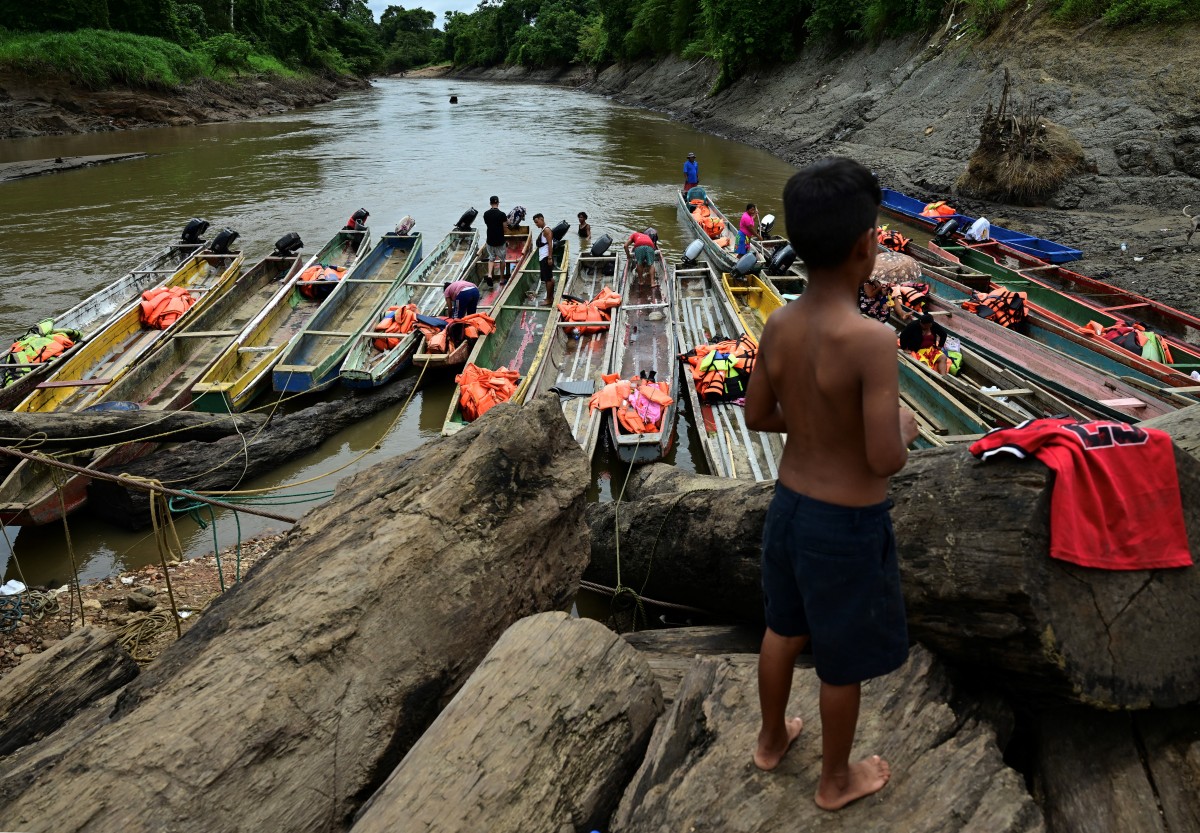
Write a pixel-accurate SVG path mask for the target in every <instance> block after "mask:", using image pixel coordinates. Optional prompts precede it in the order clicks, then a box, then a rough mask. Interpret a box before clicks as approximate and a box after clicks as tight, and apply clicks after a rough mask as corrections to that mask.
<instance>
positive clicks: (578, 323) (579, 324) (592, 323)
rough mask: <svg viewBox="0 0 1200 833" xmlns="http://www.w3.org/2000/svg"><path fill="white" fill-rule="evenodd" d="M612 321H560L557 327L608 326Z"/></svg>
mask: <svg viewBox="0 0 1200 833" xmlns="http://www.w3.org/2000/svg"><path fill="white" fill-rule="evenodd" d="M611 323H612V322H610V321H559V322H558V323H557V324H555V325H554V326H556V327H608V326H610V325H611Z"/></svg>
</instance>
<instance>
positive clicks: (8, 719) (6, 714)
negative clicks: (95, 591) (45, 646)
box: [0, 627, 138, 755]
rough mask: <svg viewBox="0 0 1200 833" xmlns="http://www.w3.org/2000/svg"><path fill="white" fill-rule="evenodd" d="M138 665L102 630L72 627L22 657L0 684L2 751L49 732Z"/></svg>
mask: <svg viewBox="0 0 1200 833" xmlns="http://www.w3.org/2000/svg"><path fill="white" fill-rule="evenodd" d="M137 674H138V664H137V663H136V662H134V660H133V657H131V656H130V655H129V654H128V653H126V651H125V649H124V648H122V647H121V646H120V645H118V644H117V637H116V635H114V634H112V633H110V632H109V631H106V630H103V629H102V628H95V627H85V628H80V629H79V630H77V631H73V632H71V633H70V634H68V635H67V636H66V637H65V638H63V639H61V640H59V641H58V642H57V643H56V644H55V645H54V646H53V647H51V648H50V649H49V650H47V651H43V652H42V653H40V654H36V655H34V656H33V657H32V658H30V659H27V660H25V661H24V662H22V663H21V664H20V665H18V666H17V667H16V668H14V669H12V671H10V672H8V674H6V675H5V677H4V685H3V686H0V727H3V728H0V755H8V754H10V753H11V752H13V751H14V750H17V749H20V748H21V747H22V746H24V745H25V744H27V743H30V742H31V741H35V740H37V739H38V738H40V737H43V736H45V735H48V734H49V733H51V732H53V731H54V730H55V729H57V728H58V727H59V726H62V725H63V724H64V723H66V722H67V721H68V720H69V719H70V718H71V717H72V716H73V715H74V714H75V713H76V712H77V711H79V710H80V709H82V708H84V707H85V706H87V705H88V704H90V703H92V702H94V701H96V700H99V699H100V698H102V697H104V696H105V695H107V694H109V693H111V692H113V691H116V690H117V689H118V688H120V687H121V686H123V685H125V683H127V682H129V681H130V680H132V679H133V678H134V677H136V676H137Z"/></svg>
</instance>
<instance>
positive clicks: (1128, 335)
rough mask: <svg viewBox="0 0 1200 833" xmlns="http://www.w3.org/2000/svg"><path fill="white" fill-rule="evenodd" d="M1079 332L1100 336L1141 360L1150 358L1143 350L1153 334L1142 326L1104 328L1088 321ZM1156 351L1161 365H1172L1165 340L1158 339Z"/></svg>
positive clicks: (1123, 325)
mask: <svg viewBox="0 0 1200 833" xmlns="http://www.w3.org/2000/svg"><path fill="white" fill-rule="evenodd" d="M1080 329H1081V330H1083V331H1084V332H1086V333H1088V334H1089V335H1090V334H1093V333H1094V334H1095V335H1098V336H1100V337H1101V338H1102V339H1104V340H1105V341H1111V342H1112V343H1113V344H1115V345H1117V346H1118V347H1121V348H1124V349H1125V350H1128V351H1129V352H1130V353H1133V354H1135V355H1138V356H1142V357H1143V358H1152V356H1151V355H1147V354H1146V353H1145V351H1144V350H1143V348H1144V347H1145V346H1146V342H1147V341H1149V340H1150V339H1151V338H1152V337H1153V336H1154V334H1153V333H1150V332H1147V330H1146V328H1145V326H1143V325H1142V324H1136V323H1135V324H1114V325H1113V326H1111V327H1105V326H1103V325H1102V324H1099V323H1097V322H1095V321H1089V322H1088V323H1087V326H1086V327H1081V328H1080ZM1158 349H1159V351H1160V352H1161V353H1162V357H1163V362H1162V363H1163V364H1174V363H1175V357H1174V356H1172V355H1171V346H1170V345H1169V344H1167V341H1166V339H1164V338H1162V337H1161V336H1160V337H1158Z"/></svg>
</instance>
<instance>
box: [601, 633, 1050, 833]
mask: <svg viewBox="0 0 1200 833" xmlns="http://www.w3.org/2000/svg"><path fill="white" fill-rule="evenodd" d="M756 659H757V658H756V657H755V656H753V655H749V656H745V655H743V656H736V655H735V656H731V657H726V658H716V659H710V658H705V659H698V660H696V663H695V665H694V666H693V667H692V670H691V671H690V672H689V673H688V675H687V676H686V677H685V678H684V680H683V683H682V685H681V686H680V689H679V693H678V695H677V697H676V699H675V703H674V705H673V706H672V707H671V709H670V711H668V712H667V714H666V715H664V716H663V717H662V718H661V719H660V720H659V722H658V725H657V726H656V727H655V729H654V735H653V737H652V738H651V740H650V747H649V749H648V750H647V751H646V758H645V761H644V762H643V763H642V766H641V768H640V769H639V770H638V772H637V774H636V775H635V776H634V778H633V781H632V782H631V783H630V785H629V787H628V788H627V789H626V791H625V795H624V796H623V797H622V798H621V804H620V806H619V807H618V809H617V812H616V814H615V815H614V816H613V819H612V823H611V825H610V826H609V827H607V828H604V829H605V830H611V831H612V833H623V831H644V830H697V831H699V830H712V831H717V830H720V831H725V833H742V831H745V833H750V832H751V831H753V833H775V831H780V833H782V831H788V833H796V832H797V831H799V832H800V833H804V831H821V832H822V833H840V831H846V833H850V831H853V833H894V832H895V831H900V830H903V831H905V832H906V833H921V832H922V831H930V832H931V833H932V831H938V833H949V832H950V831H959V830H961V831H967V830H970V831H984V830H986V831H988V833H1025V831H1030V833H1032V831H1042V830H1044V827H1043V824H1042V817H1041V812H1040V811H1039V810H1038V808H1037V805H1036V804H1034V802H1033V799H1032V798H1031V797H1030V796H1029V794H1028V793H1027V792H1026V790H1025V788H1024V784H1023V783H1022V780H1021V776H1020V775H1018V774H1017V773H1016V772H1015V771H1013V770H1011V769H1009V768H1008V767H1006V766H1005V765H1004V761H1003V759H1002V756H1001V753H1000V749H999V747H997V746H996V742H995V738H994V736H993V734H992V731H991V728H990V727H989V726H988V725H987V724H985V723H981V722H980V721H978V720H975V719H971V718H970V717H969V716H962V715H956V714H955V712H954V710H953V709H952V708H950V706H949V705H948V704H949V702H950V701H951V697H952V693H953V692H952V691H951V688H950V685H949V683H948V681H947V679H946V675H945V673H944V672H943V671H942V669H941V666H940V664H939V663H938V662H937V660H936V659H934V657H933V656H932V655H931V654H930V653H929V652H928V651H926V650H924V649H922V648H920V647H918V648H916V649H914V651H913V655H912V657H911V658H910V659H909V661H908V663H907V664H906V665H905V666H904V667H903V668H902V669H900V670H898V671H896V672H895V673H894V674H891V675H889V676H887V677H884V678H881V679H878V680H872V681H871V682H869V683H867V684H865V685H864V686H863V697H862V709H861V712H860V715H859V723H858V733H857V735H856V739H855V750H856V755H858V756H865V755H870V754H880V755H882V756H883V757H884V758H886V759H887V760H888V762H889V763H890V764H891V767H892V779H891V782H890V783H888V785H887V786H886V787H884V789H883V790H882V791H881V792H879V793H877V794H876V795H875V796H872V797H869V798H865V799H862V800H861V801H859V802H857V803H855V804H851V805H850V806H849V807H847V808H845V809H843V810H842V811H840V812H838V813H828V812H826V811H824V810H821V809H818V808H817V806H816V804H814V803H813V796H814V795H815V794H816V790H817V779H818V776H819V774H820V771H821V743H820V720H819V719H818V717H817V715H818V708H817V701H818V696H819V688H820V686H819V683H818V681H817V678H816V675H815V674H812V673H809V672H805V671H798V672H797V673H796V677H795V682H794V683H793V686H792V699H791V703H790V704H789V707H788V714H798V715H800V716H802V717H803V718H804V719H805V721H806V726H805V729H804V732H803V734H801V736H800V738H799V739H798V740H797V741H796V743H795V744H794V745H793V747H792V749H791V750H790V751H789V752H788V754H787V756H786V757H785V758H784V759H783V762H782V763H781V764H780V765H779V767H778V768H777V769H776V770H775V771H774V772H770V773H767V772H761V771H759V770H758V769H756V768H755V767H754V765H753V764H752V763H751V756H752V754H753V752H754V747H755V743H756V741H757V737H758V728H759V709H758V685H757V679H756V672H755V661H756Z"/></svg>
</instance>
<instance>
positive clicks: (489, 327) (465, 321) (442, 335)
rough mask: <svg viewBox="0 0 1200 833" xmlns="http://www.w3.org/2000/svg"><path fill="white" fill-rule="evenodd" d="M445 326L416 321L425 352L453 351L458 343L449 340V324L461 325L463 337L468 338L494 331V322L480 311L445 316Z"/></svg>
mask: <svg viewBox="0 0 1200 833" xmlns="http://www.w3.org/2000/svg"><path fill="white" fill-rule="evenodd" d="M445 320H446V326H445V327H438V326H435V325H433V324H425V323H423V322H421V321H418V322H417V323H416V327H417V329H418V330H420V331H421V334H422V335H424V336H425V352H426V353H447V354H449V353H453V352H454V349H455V348H456V347H458V344H455V343H454V342H452V341H450V336H449V330H450V325H451V324H462V325H463V339H464V340H469V339H473V338H479V337H480V336H482V335H487V334H488V333H492V332H495V330H496V322H495V321H494V320H493V319H492V318H491V317H490V316H488V315H486V314H484V313H482V312H473V313H471V314H470V315H464V316H463V317H462V318H447V319H445Z"/></svg>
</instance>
